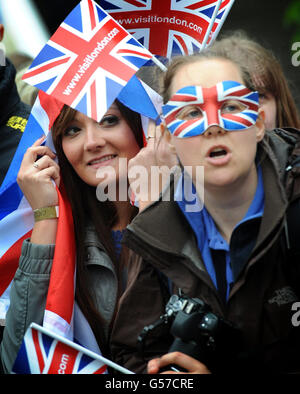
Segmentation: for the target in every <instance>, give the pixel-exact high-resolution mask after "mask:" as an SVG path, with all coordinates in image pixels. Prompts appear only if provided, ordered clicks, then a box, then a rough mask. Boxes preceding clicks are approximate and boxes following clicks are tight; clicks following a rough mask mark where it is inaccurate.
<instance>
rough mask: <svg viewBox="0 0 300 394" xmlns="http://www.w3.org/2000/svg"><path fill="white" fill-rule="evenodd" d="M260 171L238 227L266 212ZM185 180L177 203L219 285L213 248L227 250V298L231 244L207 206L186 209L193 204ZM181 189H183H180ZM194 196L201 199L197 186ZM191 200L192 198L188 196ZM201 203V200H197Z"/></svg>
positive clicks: (206, 264) (230, 270) (179, 191)
mask: <svg viewBox="0 0 300 394" xmlns="http://www.w3.org/2000/svg"><path fill="white" fill-rule="evenodd" d="M257 173H258V183H257V188H256V193H255V196H254V198H253V200H252V203H251V205H250V207H249V209H248V211H247V213H246V215H245V216H244V218H243V219H242V220H241V221H240V222H239V223H238V224H237V225H236V226H235V229H237V228H238V227H239V226H240V225H241V224H242V223H244V222H247V221H248V220H251V219H254V218H258V217H262V215H263V212H264V185H263V177H262V170H261V167H260V166H258V168H257ZM182 188H183V182H181V181H179V182H178V185H177V189H176V192H175V200H177V198H176V196H178V195H179V193H181V194H180V196H182V198H181V200H177V203H178V205H179V207H180V209H181V210H182V212H183V214H184V215H185V217H186V219H187V221H188V222H189V224H190V225H191V227H192V229H193V230H194V233H195V235H196V238H197V244H198V248H199V250H200V252H201V255H202V258H203V261H204V264H205V267H206V270H207V272H208V274H209V275H210V277H211V279H212V281H213V283H214V285H215V287H216V288H218V287H217V279H216V272H215V268H214V264H213V261H212V256H211V249H215V250H223V251H225V258H226V280H227V297H226V298H227V299H228V295H229V290H230V285H231V284H232V283H233V273H232V267H231V264H230V263H231V261H230V245H229V244H228V243H227V241H226V240H225V239H224V238H223V237H222V235H221V234H220V232H219V230H218V229H217V227H216V225H215V222H214V220H213V218H212V217H211V215H210V214H209V212H208V211H207V210H206V208H205V206H203V209H202V210H200V211H198V212H188V211H187V210H186V206H187V205H189V204H191V203H190V202H188V204H187V202H186V198H185V197H186V196H185V194H186V193H184V192H183V191H182V190H183V189H182ZM180 189H181V190H180ZM192 193H193V195H194V198H195V199H196V200H199V198H198V196H197V195H196V193H195V188H194V186H193V191H192ZM188 201H190V198H188ZM196 203H197V204H199V206H200V205H201V204H200V202H199V201H198V202H196Z"/></svg>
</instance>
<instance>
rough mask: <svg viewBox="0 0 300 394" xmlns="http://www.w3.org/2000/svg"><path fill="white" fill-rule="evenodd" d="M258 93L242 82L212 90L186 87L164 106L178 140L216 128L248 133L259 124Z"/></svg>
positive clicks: (224, 83) (230, 82) (217, 86)
mask: <svg viewBox="0 0 300 394" xmlns="http://www.w3.org/2000/svg"><path fill="white" fill-rule="evenodd" d="M258 100H259V97H258V93H257V92H253V91H252V90H250V89H248V88H247V87H245V86H243V85H242V84H240V83H239V82H235V81H223V82H219V83H217V84H216V85H215V86H212V87H210V88H202V87H201V86H186V87H184V88H182V89H180V90H178V92H176V93H175V94H174V95H173V96H172V97H171V99H170V100H169V101H168V102H167V104H165V105H163V106H162V112H163V117H164V120H165V123H166V126H167V128H168V129H169V131H170V133H171V134H173V135H174V136H176V137H179V138H187V137H194V136H197V135H201V134H203V133H204V132H205V131H206V130H207V129H208V128H209V127H211V126H213V125H217V126H220V127H222V128H223V129H224V130H227V131H237V130H245V129H248V128H249V127H251V126H253V125H254V124H255V123H256V120H257V117H258Z"/></svg>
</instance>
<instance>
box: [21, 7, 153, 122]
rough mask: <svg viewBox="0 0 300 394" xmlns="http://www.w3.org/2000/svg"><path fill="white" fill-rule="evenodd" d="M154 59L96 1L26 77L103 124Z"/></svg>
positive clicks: (76, 15) (77, 14)
mask: <svg viewBox="0 0 300 394" xmlns="http://www.w3.org/2000/svg"><path fill="white" fill-rule="evenodd" d="M151 58H152V54H151V53H150V52H149V51H148V50H147V49H146V48H144V47H143V46H142V45H141V44H140V43H139V42H138V41H137V40H136V39H134V38H133V37H132V36H131V35H130V34H129V33H128V32H127V31H126V30H125V29H124V28H123V27H122V26H121V25H119V24H118V23H117V22H116V21H115V20H114V19H113V18H112V17H111V16H109V15H108V14H107V13H106V12H105V11H104V10H103V9H102V8H101V7H99V5H97V4H96V3H95V2H94V1H92V0H82V1H81V2H80V3H79V4H78V5H77V6H76V7H75V8H74V9H73V10H72V12H71V13H70V14H69V15H68V16H67V18H66V19H65V20H64V22H63V23H62V24H61V25H60V26H59V28H58V29H57V30H56V32H55V33H54V35H53V36H52V37H51V38H50V40H49V41H48V42H47V44H46V45H45V46H44V47H43V49H42V50H41V52H40V53H39V54H38V56H37V57H36V58H35V59H34V61H33V63H32V64H31V66H30V67H29V69H28V70H27V72H26V73H25V74H24V76H23V80H25V81H26V82H27V83H29V84H31V85H33V86H36V87H37V88H38V89H41V90H43V91H44V92H46V93H47V94H49V95H51V96H53V97H55V98H57V99H58V100H60V101H61V102H63V103H65V104H68V105H69V106H71V107H73V108H75V109H77V110H78V111H80V112H82V113H84V114H85V115H87V116H89V117H91V118H93V119H95V120H97V121H99V120H100V119H101V118H102V116H103V115H104V113H105V112H106V111H107V109H108V108H109V107H110V105H111V104H112V102H113V101H114V100H115V98H116V97H117V96H118V94H119V93H120V91H121V90H122V89H123V87H124V86H125V85H126V83H127V82H128V81H129V80H130V78H131V77H132V76H133V75H134V74H135V73H136V71H137V70H138V69H139V68H140V67H141V66H143V65H144V64H145V63H146V62H148V61H149V60H150V59H151Z"/></svg>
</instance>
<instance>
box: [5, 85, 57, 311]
mask: <svg viewBox="0 0 300 394" xmlns="http://www.w3.org/2000/svg"><path fill="white" fill-rule="evenodd" d="M62 105H63V104H62V103H59V102H58V101H57V100H54V99H53V98H51V97H49V96H48V95H46V94H43V92H39V95H38V97H37V99H36V102H35V105H34V106H33V108H32V111H31V114H30V116H29V119H28V122H27V125H26V128H25V131H24V133H23V136H22V138H21V140H20V143H19V145H18V148H17V150H16V153H15V156H14V158H13V160H12V162H11V165H10V167H9V170H8V172H7V174H6V177H5V179H4V181H3V183H2V185H1V187H0V234H1V237H0V296H2V299H1V301H2V303H3V304H4V305H5V309H7V307H8V305H9V303H8V301H9V298H8V292H9V285H10V283H11V281H12V279H13V277H14V274H15V272H16V269H17V267H18V262H19V257H20V252H21V246H22V243H23V240H24V239H26V238H28V237H30V234H31V230H32V227H33V213H32V209H31V207H30V206H29V204H28V202H27V200H26V199H25V197H24V196H23V193H22V191H21V190H20V188H19V186H18V184H17V182H16V178H17V174H18V171H19V168H20V165H21V162H22V159H23V156H24V153H25V152H26V150H27V148H28V147H30V146H31V145H32V144H33V143H34V142H35V141H36V140H37V139H38V138H40V137H41V136H42V135H44V134H45V135H47V134H48V132H49V130H50V128H51V127H52V124H53V122H54V120H55V119H56V117H57V115H58V114H59V112H60V110H61V108H62ZM2 312H3V316H1V318H5V310H3V311H2Z"/></svg>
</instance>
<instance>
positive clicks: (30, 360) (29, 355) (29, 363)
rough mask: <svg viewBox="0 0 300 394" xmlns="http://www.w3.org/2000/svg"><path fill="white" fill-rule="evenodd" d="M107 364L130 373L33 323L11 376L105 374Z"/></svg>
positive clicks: (128, 372)
mask: <svg viewBox="0 0 300 394" xmlns="http://www.w3.org/2000/svg"><path fill="white" fill-rule="evenodd" d="M107 365H109V366H111V367H113V368H115V369H117V370H118V371H119V372H122V373H126V374H130V373H132V372H131V371H129V370H127V369H125V368H123V367H121V366H119V365H117V364H115V363H113V362H112V361H110V360H108V359H106V358H104V357H102V356H100V355H99V354H96V353H94V352H91V351H89V350H87V349H85V348H84V347H82V346H80V345H78V344H77V343H74V342H71V341H69V340H66V339H65V338H63V337H60V336H58V335H55V334H54V333H52V332H51V331H49V330H47V329H45V328H43V327H41V326H39V325H38V324H35V323H32V324H31V325H30V327H29V328H28V329H27V331H26V334H25V336H24V339H23V342H22V345H21V347H20V350H19V353H18V355H17V358H16V360H15V363H14V366H13V369H12V373H14V374H106V373H107Z"/></svg>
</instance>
